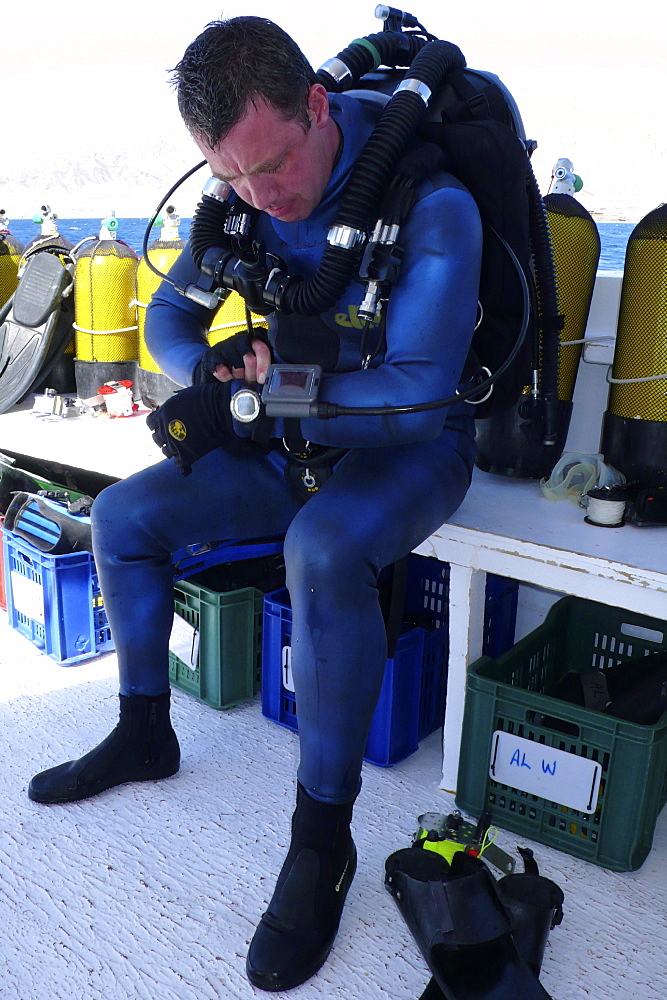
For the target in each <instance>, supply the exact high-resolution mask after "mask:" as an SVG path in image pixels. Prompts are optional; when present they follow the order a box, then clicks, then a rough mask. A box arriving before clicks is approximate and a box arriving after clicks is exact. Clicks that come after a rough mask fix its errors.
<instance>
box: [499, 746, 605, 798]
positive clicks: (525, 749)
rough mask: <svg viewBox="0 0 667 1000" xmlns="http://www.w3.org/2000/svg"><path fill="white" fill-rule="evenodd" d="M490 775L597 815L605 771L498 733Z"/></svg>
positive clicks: (590, 762)
mask: <svg viewBox="0 0 667 1000" xmlns="http://www.w3.org/2000/svg"><path fill="white" fill-rule="evenodd" d="M489 774H490V775H491V777H492V778H493V780H494V781H497V782H499V783H500V784H501V785H509V786H510V788H517V789H518V790H519V791H521V792H528V793H529V794H530V795H539V796H540V798H543V799H547V801H549V802H558V803H559V805H562V806H567V807H568V808H569V809H576V810H578V812H582V813H592V812H595V806H596V805H597V800H598V792H599V789H600V775H601V774H602V768H601V767H600V765H599V764H598V763H597V761H594V760H589V759H588V757H579V756H577V754H575V753H567V752H566V751H565V750H555V749H553V747H547V746H544V744H542V743H535V742H534V740H526V739H524V738H523V737H522V736H513V735H512V734H511V733H504V732H501V731H500V730H496V732H495V733H494V734H493V739H492V740H491V761H490V763H489Z"/></svg>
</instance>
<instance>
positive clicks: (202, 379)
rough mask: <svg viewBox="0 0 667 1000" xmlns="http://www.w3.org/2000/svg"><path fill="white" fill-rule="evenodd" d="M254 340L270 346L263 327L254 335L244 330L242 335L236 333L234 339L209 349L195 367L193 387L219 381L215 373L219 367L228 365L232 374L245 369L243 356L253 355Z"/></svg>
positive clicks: (221, 342)
mask: <svg viewBox="0 0 667 1000" xmlns="http://www.w3.org/2000/svg"><path fill="white" fill-rule="evenodd" d="M253 340H262V341H264V343H265V344H267V345H268V340H267V339H266V330H265V329H264V328H263V327H260V328H259V329H258V330H253V331H252V333H250V332H249V331H248V330H242V331H241V332H240V333H235V334H234V335H233V336H232V337H227V339H226V340H221V341H220V342H219V343H218V344H214V345H213V347H209V348H207V350H205V351H204V353H203V354H202V356H201V358H200V360H199V361H198V362H197V364H196V365H195V369H194V372H193V373H192V382H193V385H200V384H202V383H208V382H213V381H217V379H216V378H215V375H214V374H213V372H214V371H215V369H216V368H217V367H218V365H226V366H227V368H229V370H230V372H231V370H232V368H244V367H245V361H244V360H243V356H244V354H252V353H253V350H252V342H253Z"/></svg>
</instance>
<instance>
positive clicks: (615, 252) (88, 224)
mask: <svg viewBox="0 0 667 1000" xmlns="http://www.w3.org/2000/svg"><path fill="white" fill-rule="evenodd" d="M191 221H192V220H191V219H182V220H181V228H180V236H181V238H182V239H184V240H186V239H187V238H188V234H189V232H190V223H191ZM147 224H148V219H120V220H119V225H118V239H120V240H123V241H124V242H125V243H127V244H129V246H131V247H132V249H133V250H135V251H136V252H137V253H138V254H141V252H142V243H143V238H144V232H145V229H146V226H147ZM634 225H635V224H634V223H633V222H598V224H597V226H598V230H599V232H600V242H601V244H602V249H601V252H600V264H599V269H600V270H601V271H622V270H623V263H624V260H625V248H626V246H627V242H628V238H629V236H630V233H631V232H632V230H633V229H634ZM59 226H60V232H61V233H62V235H63V236H66V237H67V238H68V239H70V240H71V241H72V243H74V244H76V243H78V242H79V240H81V239H83V238H84V237H85V236H97V234H98V231H99V220H97V219H60V220H59ZM10 228H11V232H12V234H13V235H14V236H15V237H16V238H17V240H20V241H21V242H22V243H23V244H28V243H29V242H30V241H31V240H33V239H34V238H35V236H37V235H39V231H40V227H39V226H38V225H36V224H35V223H34V222H33V221H32V220H31V219H13V220H12V222H11V227H10ZM159 233H160V230H159V228H157V227H156V228H153V230H152V232H151V236H150V240H149V245H150V243H151V242H152V241H153V240H154V239H156V238H157V237H158V236H159Z"/></svg>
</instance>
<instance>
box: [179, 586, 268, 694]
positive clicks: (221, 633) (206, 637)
mask: <svg viewBox="0 0 667 1000" xmlns="http://www.w3.org/2000/svg"><path fill="white" fill-rule="evenodd" d="M263 601H264V594H263V593H262V592H261V591H260V590H257V589H256V588H254V587H244V588H242V589H241V590H232V591H229V592H227V593H217V592H216V591H213V590H209V589H208V588H207V587H203V586H201V585H200V584H198V583H196V582H194V581H193V580H181V581H180V582H179V583H178V584H177V585H176V587H175V588H174V610H175V612H176V614H178V615H180V616H181V617H182V618H183V619H184V620H185V621H186V622H187V623H188V624H189V625H192V627H193V628H195V629H196V630H197V631H198V633H199V654H198V659H197V665H196V667H195V669H190V667H189V665H188V664H186V663H184V661H183V660H181V659H180V658H179V657H178V656H176V654H175V653H173V652H171V651H170V652H169V679H170V682H171V684H172V685H173V686H174V687H177V688H179V689H180V690H181V691H185V692H186V693H187V694H190V695H192V696H193V697H194V698H197V699H199V701H202V702H204V703H205V704H206V705H210V706H211V707H212V708H231V707H232V706H233V705H236V704H238V702H240V701H244V700H246V699H248V698H252V697H253V695H255V694H256V693H257V692H258V691H259V687H260V681H261V672H262V609H263Z"/></svg>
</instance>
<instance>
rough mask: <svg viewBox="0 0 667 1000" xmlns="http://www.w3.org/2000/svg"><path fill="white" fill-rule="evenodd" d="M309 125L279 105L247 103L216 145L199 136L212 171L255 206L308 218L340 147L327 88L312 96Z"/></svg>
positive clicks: (286, 218) (287, 218) (292, 218)
mask: <svg viewBox="0 0 667 1000" xmlns="http://www.w3.org/2000/svg"><path fill="white" fill-rule="evenodd" d="M307 111H308V118H309V121H310V128H309V129H308V130H307V131H304V126H303V123H302V122H300V121H285V119H284V118H283V117H282V116H281V114H280V113H279V112H278V111H276V109H275V108H273V107H271V106H270V105H268V104H265V103H261V104H259V106H258V107H255V106H254V105H253V104H252V103H250V102H249V103H248V108H247V110H246V113H245V115H244V116H243V118H242V119H241V120H240V121H239V122H237V124H236V125H235V126H234V127H233V128H232V129H230V130H229V132H228V133H227V134H226V135H225V136H224V138H223V139H221V140H220V142H219V143H218V145H217V146H215V148H214V149H210V148H209V146H208V145H206V143H204V142H202V141H201V140H200V139H196V140H195V141H196V143H197V145H198V147H199V149H200V150H201V152H202V154H203V155H204V156H205V158H206V160H207V161H208V164H209V166H210V168H211V172H212V173H213V174H214V176H215V177H218V178H219V179H220V180H223V181H227V183H228V184H230V185H231V187H232V188H233V189H234V191H236V193H237V194H238V195H239V196H240V197H241V198H243V200H244V201H246V202H248V204H249V205H252V206H253V207H254V208H258V209H260V210H261V211H262V212H266V213H267V215H271V216H273V217H274V218H276V219H280V220H281V222H297V221H298V220H300V219H306V218H307V217H308V216H309V215H310V214H311V212H312V211H313V209H314V208H316V206H317V205H318V204H319V202H320V199H321V197H322V194H323V192H324V189H325V187H326V186H327V183H328V181H329V178H330V176H331V170H332V166H333V162H334V158H335V155H336V151H337V148H338V139H339V133H338V126H337V125H335V123H334V121H333V119H332V118H331V117H330V116H329V103H328V99H327V96H326V92H325V90H324V88H323V87H320V86H319V85H318V84H315V85H314V86H313V87H311V88H310V91H309V95H308V108H307Z"/></svg>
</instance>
